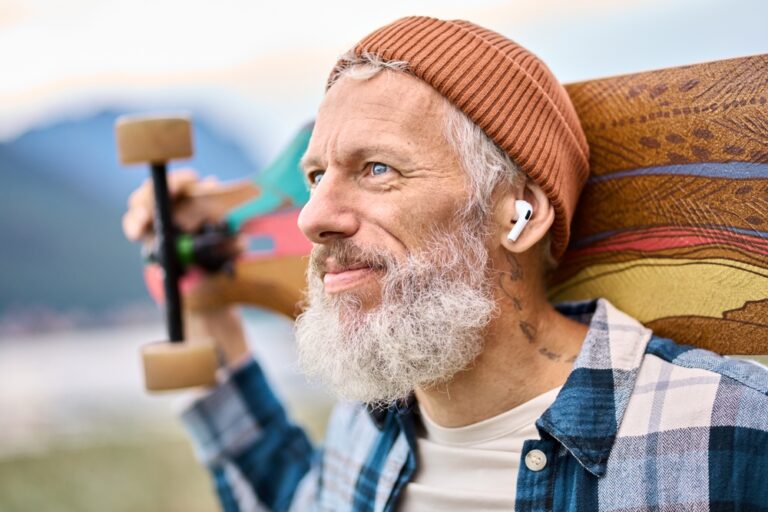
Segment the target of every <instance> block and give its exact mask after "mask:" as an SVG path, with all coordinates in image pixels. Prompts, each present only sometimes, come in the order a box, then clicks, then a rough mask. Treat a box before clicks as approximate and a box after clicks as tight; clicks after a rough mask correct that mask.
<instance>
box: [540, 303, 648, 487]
mask: <svg viewBox="0 0 768 512" xmlns="http://www.w3.org/2000/svg"><path fill="white" fill-rule="evenodd" d="M556 307H557V309H558V311H560V312H561V313H562V314H564V315H566V316H568V317H570V318H573V319H574V320H577V321H580V322H582V323H587V322H588V323H589V331H588V332H587V336H586V338H585V339H584V344H583V345H582V348H581V352H580V353H579V355H578V357H577V358H576V361H575V363H574V366H573V371H572V372H571V374H570V375H569V376H568V379H567V380H566V381H565V384H564V385H563V389H562V390H561V391H560V393H559V394H558V396H557V398H556V399H555V402H554V403H553V404H552V406H551V407H550V408H549V409H547V411H546V412H545V413H544V414H543V415H542V416H541V418H539V419H538V421H537V422H536V426H537V427H538V428H539V431H540V432H542V435H543V432H546V433H547V434H549V435H550V436H552V437H554V438H555V439H556V440H558V441H559V442H560V443H561V444H562V445H563V446H564V447H565V448H566V449H568V451H570V452H571V453H572V454H573V456H574V457H575V458H576V459H577V460H578V461H579V463H580V464H581V465H582V466H584V468H585V469H587V470H588V471H590V472H591V473H593V474H594V475H595V476H602V475H603V474H605V470H606V464H607V461H608V456H609V455H610V452H611V448H612V447H613V443H614V441H615V440H616V434H617V433H618V429H619V425H621V420H622V418H623V417H624V412H625V411H626V409H627V404H628V403H629V398H630V396H631V395H632V389H633V388H634V386H635V380H636V379H637V374H638V370H639V368H640V364H641V362H642V360H643V355H644V354H645V348H646V345H647V344H648V341H649V340H650V338H651V331H650V330H649V329H647V328H645V327H643V325H642V324H641V323H640V322H638V321H637V320H635V319H634V318H632V317H630V316H629V315H627V314H626V313H623V312H621V311H619V310H618V309H616V308H615V307H614V306H613V305H612V304H611V303H610V302H608V301H607V300H605V299H597V300H593V301H587V302H573V303H565V304H560V305H558V306H556Z"/></svg>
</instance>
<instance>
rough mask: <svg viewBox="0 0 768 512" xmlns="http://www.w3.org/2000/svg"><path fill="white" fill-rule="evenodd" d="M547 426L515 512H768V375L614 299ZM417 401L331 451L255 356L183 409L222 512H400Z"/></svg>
mask: <svg viewBox="0 0 768 512" xmlns="http://www.w3.org/2000/svg"><path fill="white" fill-rule="evenodd" d="M558 309H559V310H560V312H562V313H563V314H565V315H567V316H569V317H571V318H574V319H576V320H579V321H581V322H583V323H586V324H588V325H589V332H588V334H587V338H586V339H585V341H584V345H583V347H582V350H581V352H580V354H579V356H578V358H577V359H576V362H575V363H574V368H573V371H572V372H571V374H570V376H569V377H568V380H567V381H566V383H565V384H564V385H563V388H562V390H561V391H560V393H559V395H558V397H557V399H556V400H555V402H554V404H553V405H552V406H551V407H550V408H549V409H548V410H547V411H546V412H545V413H544V414H543V415H542V416H541V418H539V419H538V421H537V422H536V426H537V428H538V430H539V433H540V436H541V439H539V440H529V441H526V442H525V444H524V446H523V457H524V456H525V454H526V453H527V452H528V451H530V450H532V449H538V450H541V451H542V452H544V454H545V455H546V458H547V463H546V466H545V467H544V468H543V469H542V470H540V471H532V470H530V469H528V468H527V467H526V465H525V463H524V461H522V460H521V464H520V472H519V474H518V481H517V501H516V507H515V508H516V510H518V511H526V512H534V511H549V510H556V511H561V510H562V511H593V510H604V511H616V512H618V511H626V512H630V511H632V512H639V511H699V510H707V511H726V510H728V511H731V510H744V511H766V512H768V370H766V369H765V368H763V367H761V366H759V365H757V364H754V363H750V362H745V361H738V360H733V359H728V358H724V357H721V356H718V355H716V354H713V353H711V352H708V351H705V350H701V349H696V348H693V347H687V346H682V345H677V344H675V343H674V342H672V341H671V340H667V339H663V338H659V337H657V336H654V335H653V334H652V333H651V332H650V331H649V330H648V329H646V328H645V327H643V326H642V325H641V324H640V323H638V322H637V321H636V320H634V319H632V318H631V317H629V316H627V315H626V314H624V313H622V312H621V311H619V310H617V309H616V308H614V307H613V306H612V305H611V304H610V303H609V302H607V301H605V300H603V299H599V300H596V301H589V302H580V303H568V304H561V305H559V306H558ZM411 405H412V404H408V403H404V404H394V405H392V406H391V407H390V408H388V409H384V410H370V409H366V408H365V407H363V406H361V405H360V404H351V403H342V404H339V405H338V406H337V407H336V408H335V409H334V411H333V413H332V415H331V418H330V421H329V426H328V434H327V438H326V442H325V445H324V447H323V448H322V449H317V450H316V449H313V448H312V446H311V445H310V443H309V441H308V439H307V437H306V436H305V435H304V433H303V432H302V431H301V429H299V428H298V427H296V426H295V425H293V424H292V423H291V422H290V421H289V420H288V418H287V417H286V414H285V412H284V410H283V408H282V406H281V405H280V403H279V401H278V400H277V399H276V398H275V396H274V394H273V393H272V391H271V390H270V388H269V386H268V384H267V382H266V379H265V378H264V375H263V373H262V371H261V369H260V368H259V366H258V364H257V363H256V362H255V361H249V362H248V363H247V364H245V365H244V366H243V367H241V368H239V369H237V370H236V371H234V372H233V373H232V374H231V375H229V376H228V377H226V378H225V379H224V381H223V382H222V383H221V384H220V385H219V386H218V387H217V388H216V389H214V390H213V391H211V392H210V393H208V394H207V395H206V396H203V397H201V398H199V399H197V400H196V401H195V402H194V403H193V404H192V405H191V406H190V407H189V408H188V409H187V410H186V411H185V412H184V414H183V421H184V423H185V425H186V427H187V429H188V430H189V432H190V434H191V436H192V438H193V440H194V442H195V446H196V451H197V454H198V456H199V458H200V459H201V460H203V461H204V462H205V463H206V464H207V465H208V467H209V468H210V470H211V473H212V475H213V479H214V483H215V486H216V490H217V492H218V494H219V497H220V499H221V504H222V508H223V509H224V510H225V511H228V512H229V511H245V510H295V511H304V510H331V511H391V510H396V508H397V500H398V498H399V496H400V495H401V493H402V490H403V488H404V487H405V485H407V483H408V482H409V481H410V479H411V477H412V476H413V474H414V472H415V470H416V465H417V458H416V450H415V439H414V427H415V424H414V422H415V421H417V420H416V418H415V415H414V414H412V412H411Z"/></svg>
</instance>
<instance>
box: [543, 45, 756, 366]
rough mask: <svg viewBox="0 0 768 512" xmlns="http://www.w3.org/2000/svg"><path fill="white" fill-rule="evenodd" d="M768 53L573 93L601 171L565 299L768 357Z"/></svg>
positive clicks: (582, 218)
mask: <svg viewBox="0 0 768 512" xmlns="http://www.w3.org/2000/svg"><path fill="white" fill-rule="evenodd" d="M766 77H768V55H760V56H755V57H745V58H741V59H731V60H724V61H719V62H712V63H707V64H697V65H693V66H683V67H678V68H671V69H664V70H659V71H651V72H647V73H637V74H632V75H626V76H619V77H613V78H606V79H601V80H590V81H588V82H582V83H577V84H571V85H566V89H567V90H568V93H569V94H570V95H571V99H572V100H573V103H574V106H575V108H576V111H577V113H578V115H579V118H580V119H581V122H582V125H583V127H584V131H585V133H586V136H587V140H588V141H589V146H590V150H591V152H590V154H591V159H590V164H591V169H592V174H591V176H590V178H589V181H588V182H587V185H586V187H585V188H584V191H583V192H582V196H581V200H580V202H579V206H578V209H577V211H576V215H575V217H574V220H573V225H572V227H573V230H572V236H571V244H570V247H569V250H568V252H567V253H566V255H565V257H564V259H563V261H562V262H561V264H560V267H559V268H558V270H557V274H556V275H555V278H554V280H553V282H552V283H551V287H550V292H551V297H550V298H551V299H552V300H553V301H561V300H577V299H586V298H591V297H606V298H608V299H609V300H610V301H611V302H612V303H613V304H615V305H616V306H617V307H618V308H620V309H622V310H624V311H626V312H627V313H629V314H631V315H632V316H634V317H635V318H637V319H639V320H640V321H641V322H643V323H645V324H646V325H647V326H649V327H651V328H652V329H653V330H654V331H655V332H657V333H659V334H661V335H663V336H668V337H670V338H673V339H675V340H676V341H678V342H680V343H688V344H692V345H697V346H700V347H703V348H708V349H711V350H714V351H716V352H720V353H723V354H768V78H766Z"/></svg>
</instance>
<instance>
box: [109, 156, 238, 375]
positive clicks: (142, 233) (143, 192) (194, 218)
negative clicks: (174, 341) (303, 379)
mask: <svg viewBox="0 0 768 512" xmlns="http://www.w3.org/2000/svg"><path fill="white" fill-rule="evenodd" d="M167 179H168V193H169V195H170V197H171V202H172V204H173V221H174V223H175V225H176V226H178V227H179V228H180V229H181V230H183V231H189V232H193V231H196V230H197V229H198V228H200V226H201V225H203V224H204V223H205V222H217V221H220V220H221V217H222V209H221V207H219V206H218V205H217V204H216V203H215V202H212V201H206V200H205V199H204V197H205V196H206V195H209V196H210V195H216V194H217V193H218V192H221V191H223V190H224V189H225V188H226V186H225V185H222V184H221V183H219V182H218V180H217V179H216V178H215V177H213V176H211V177H206V178H204V179H202V180H201V179H200V178H199V177H198V175H197V173H196V172H195V171H193V170H191V169H183V170H179V171H175V172H172V173H169V174H168V178H167ZM154 216H155V204H154V197H153V187H152V181H151V180H146V181H145V182H144V183H143V184H142V185H141V186H140V187H139V188H138V189H136V190H135V191H134V192H133V193H132V194H131V195H130V196H129V198H128V210H127V211H126V212H125V214H124V215H123V232H124V233H125V236H126V238H128V239H129V240H131V241H134V242H143V243H144V244H151V243H152V241H153V238H154V230H153V220H154ZM203 279H205V277H203ZM184 320H185V336H186V338H187V339H188V340H194V339H203V338H212V339H213V340H215V342H216V344H217V345H218V347H219V350H220V352H221V354H222V356H223V357H224V359H225V361H226V364H227V365H228V366H234V365H237V364H238V363H240V362H241V361H243V360H244V359H246V358H247V357H248V355H249V349H248V344H247V342H246V340H245V334H244V331H243V326H242V321H241V319H240V314H239V311H238V308H237V306H235V305H229V306H224V307H220V308H215V309H209V310H204V311H199V310H196V311H191V310H185V312H184Z"/></svg>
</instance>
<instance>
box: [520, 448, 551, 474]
mask: <svg viewBox="0 0 768 512" xmlns="http://www.w3.org/2000/svg"><path fill="white" fill-rule="evenodd" d="M546 465H547V456H546V455H544V452H543V451H541V450H531V451H529V452H528V453H527V454H526V455H525V467H527V468H528V469H530V470H531V471H541V470H542V469H544V466H546Z"/></svg>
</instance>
